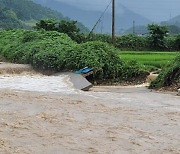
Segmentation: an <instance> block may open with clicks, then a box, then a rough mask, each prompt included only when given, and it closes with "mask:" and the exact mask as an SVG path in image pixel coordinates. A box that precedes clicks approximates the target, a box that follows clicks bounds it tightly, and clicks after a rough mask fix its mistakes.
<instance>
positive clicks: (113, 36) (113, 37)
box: [112, 0, 115, 44]
mask: <svg viewBox="0 0 180 154" xmlns="http://www.w3.org/2000/svg"><path fill="white" fill-rule="evenodd" d="M112 43H113V44H115V0H112Z"/></svg>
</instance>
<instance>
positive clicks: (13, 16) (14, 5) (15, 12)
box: [0, 0, 87, 31]
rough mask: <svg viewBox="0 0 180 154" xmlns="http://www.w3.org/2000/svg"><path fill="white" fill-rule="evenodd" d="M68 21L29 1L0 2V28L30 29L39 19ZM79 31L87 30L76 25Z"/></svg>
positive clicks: (5, 0) (9, 0)
mask: <svg viewBox="0 0 180 154" xmlns="http://www.w3.org/2000/svg"><path fill="white" fill-rule="evenodd" d="M45 18H53V19H56V20H62V19H65V20H69V18H67V17H63V15H62V14H61V13H60V12H56V11H53V10H51V9H49V8H46V7H43V6H41V5H40V4H36V3H34V2H32V1H30V0H0V28H30V27H32V26H34V25H35V23H36V22H37V21H38V20H40V19H45ZM78 25H79V28H81V30H83V31H84V30H87V29H86V28H85V27H84V26H83V25H82V24H81V23H78Z"/></svg>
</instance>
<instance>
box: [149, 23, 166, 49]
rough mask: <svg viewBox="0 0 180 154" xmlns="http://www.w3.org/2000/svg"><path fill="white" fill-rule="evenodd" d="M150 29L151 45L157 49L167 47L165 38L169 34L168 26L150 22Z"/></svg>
mask: <svg viewBox="0 0 180 154" xmlns="http://www.w3.org/2000/svg"><path fill="white" fill-rule="evenodd" d="M148 30H149V31H150V36H149V37H148V39H149V43H150V47H151V48H152V49H157V50H161V49H164V48H166V44H165V40H164V39H165V37H166V36H167V35H168V32H169V31H168V28H167V27H166V26H160V25H157V24H149V25H148Z"/></svg>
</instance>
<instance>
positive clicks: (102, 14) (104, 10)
mask: <svg viewBox="0 0 180 154" xmlns="http://www.w3.org/2000/svg"><path fill="white" fill-rule="evenodd" d="M111 3H112V0H111V1H110V3H109V4H108V5H107V7H106V9H105V10H104V12H103V13H102V14H101V16H100V18H99V19H98V21H97V22H96V24H95V25H94V27H93V28H92V30H91V31H90V33H89V36H90V35H91V34H92V33H93V31H94V29H95V28H96V26H97V25H98V23H99V22H100V21H101V18H102V17H103V16H104V14H105V13H106V11H107V10H108V8H109V6H110V5H111Z"/></svg>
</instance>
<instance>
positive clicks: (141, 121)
mask: <svg viewBox="0 0 180 154" xmlns="http://www.w3.org/2000/svg"><path fill="white" fill-rule="evenodd" d="M179 130H180V97H179V96H176V95H175V94H163V93H158V92H155V91H150V90H148V89H147V88H145V87H144V86H131V87H121V86H119V87H118V86H117V87H93V88H92V89H91V90H90V91H89V92H83V91H80V90H76V89H74V88H73V86H72V84H71V83H70V82H69V78H68V77H67V76H44V75H40V74H33V73H22V74H1V75H0V153H2V154H32V153H38V154H44V153H46V154H59V153H62V154H87V153H93V154H139V153H143V154H180V131H179Z"/></svg>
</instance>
